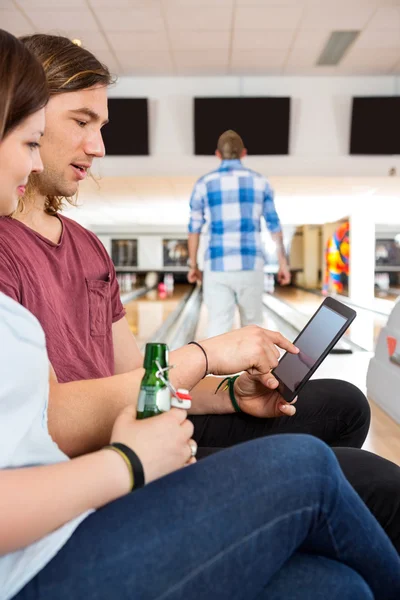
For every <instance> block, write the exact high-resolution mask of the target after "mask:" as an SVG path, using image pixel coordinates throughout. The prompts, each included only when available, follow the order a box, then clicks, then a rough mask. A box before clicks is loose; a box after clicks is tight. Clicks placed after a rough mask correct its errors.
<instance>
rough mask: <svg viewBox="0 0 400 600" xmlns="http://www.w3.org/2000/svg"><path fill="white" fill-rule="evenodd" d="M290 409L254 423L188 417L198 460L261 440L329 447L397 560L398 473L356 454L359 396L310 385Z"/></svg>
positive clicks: (340, 385)
mask: <svg viewBox="0 0 400 600" xmlns="http://www.w3.org/2000/svg"><path fill="white" fill-rule="evenodd" d="M296 408H297V412H296V415H295V416H293V417H280V418H277V419H258V418H256V417H251V416H249V415H246V414H244V413H242V414H237V413H235V414H227V415H200V416H191V417H190V419H191V421H192V422H193V424H194V427H195V430H194V436H193V437H194V439H195V440H196V442H197V444H198V446H199V450H198V458H203V457H204V456H207V455H209V454H213V453H214V452H216V451H218V450H220V449H222V448H227V447H229V446H234V445H235V444H239V443H241V442H246V441H249V440H252V439H254V438H257V437H263V436H267V435H274V434H279V433H308V434H310V435H314V436H315V437H318V438H319V439H321V440H323V441H324V442H326V443H327V444H329V446H331V447H333V449H334V452H335V454H336V457H337V459H338V461H339V463H340V466H341V468H342V470H343V472H344V474H345V476H346V477H347V479H348V481H349V482H350V483H351V485H352V486H353V487H354V489H355V490H356V492H357V493H358V494H359V496H360V497H361V498H362V499H363V500H364V502H365V503H366V505H367V506H368V508H369V509H370V510H371V512H372V513H373V514H374V515H375V517H376V519H377V520H378V521H379V523H380V524H381V525H382V527H383V528H384V530H385V531H386V533H387V534H388V536H389V537H390V539H391V540H392V542H393V544H394V546H395V547H396V549H397V551H398V552H399V554H400V468H399V467H398V466H397V465H395V464H394V463H392V462H390V461H388V460H385V459H384V458H381V457H379V456H377V455H375V454H372V453H371V452H367V451H365V450H360V448H361V446H362V445H363V443H364V441H365V438H366V437H367V433H368V429H369V425H370V420H371V412H370V408H369V404H368V400H367V399H366V397H365V396H364V394H363V393H362V392H361V391H360V390H359V389H358V388H356V387H355V386H354V385H352V384H351V383H348V382H346V381H340V380H338V379H315V380H312V381H309V382H308V384H307V385H306V386H305V387H304V389H303V390H302V391H301V393H300V394H299V398H298V400H297V404H296ZM299 468H300V465H299Z"/></svg>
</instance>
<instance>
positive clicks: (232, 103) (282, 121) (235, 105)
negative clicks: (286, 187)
mask: <svg viewBox="0 0 400 600" xmlns="http://www.w3.org/2000/svg"><path fill="white" fill-rule="evenodd" d="M289 127H290V98H195V99H194V153H195V154H196V155H211V154H214V152H215V149H216V147H217V141H218V138H219V136H220V135H221V133H223V132H224V131H226V130H228V129H233V130H234V131H236V132H237V133H238V134H239V135H240V136H241V137H242V139H243V142H244V145H245V146H246V148H247V151H248V154H249V155H266V154H288V153H289Z"/></svg>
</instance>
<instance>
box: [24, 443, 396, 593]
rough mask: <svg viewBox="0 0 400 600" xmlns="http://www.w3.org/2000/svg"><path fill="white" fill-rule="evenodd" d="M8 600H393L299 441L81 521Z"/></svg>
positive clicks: (320, 466)
mask: <svg viewBox="0 0 400 600" xmlns="http://www.w3.org/2000/svg"><path fill="white" fill-rule="evenodd" d="M15 598H16V600H88V599H89V600H110V599H112V600H285V599H287V598H291V599H292V600H310V598H313V599H314V600H316V599H317V600H322V599H323V600H333V599H335V600H344V599H348V600H350V599H351V600H361V599H364V600H365V599H368V600H372V598H375V600H398V598H400V559H399V557H398V555H397V553H396V551H395V549H394V548H393V546H392V544H391V543H390V541H389V539H388V537H387V536H386V535H385V534H384V532H383V531H382V529H381V527H380V526H379V524H378V523H377V521H376V520H375V519H374V518H373V516H372V515H371V513H370V511H369V510H368V509H367V508H366V506H365V504H364V503H363V502H362V501H361V500H360V498H359V497H358V496H357V494H356V493H355V492H354V490H353V488H352V487H351V486H350V485H349V483H348V482H347V481H346V479H345V477H343V474H342V471H341V469H340V468H339V465H338V463H337V460H336V459H335V456H334V454H333V452H332V451H331V450H330V449H329V448H328V446H326V444H323V443H322V442H320V441H319V440H317V439H316V438H314V437H311V436H301V435H298V436H293V435H281V436H273V437H268V438H262V439H259V440H254V441H252V442H249V443H247V444H241V445H238V446H235V447H234V448H230V449H228V450H224V451H223V452H218V453H216V454H214V455H213V456H210V457H208V458H207V459H205V460H202V461H200V462H199V463H197V464H196V465H193V466H191V467H187V468H183V469H180V470H179V471H176V472H175V473H173V474H172V475H169V476H168V477H164V478H162V479H159V480H158V481H156V482H154V483H151V484H150V485H148V486H146V487H144V488H143V489H142V490H139V491H137V492H135V493H133V494H130V495H128V496H125V497H124V498H122V499H120V500H118V501H116V502H113V503H111V504H109V505H108V506H106V507H104V508H103V509H101V510H99V511H97V512H96V513H94V514H92V515H90V516H89V517H88V518H87V519H86V520H85V521H84V522H83V523H82V524H81V525H80V526H79V527H78V529H77V530H76V532H75V533H74V534H73V536H72V537H71V538H70V540H69V541H68V542H67V543H66V544H65V546H64V547H63V548H62V549H61V550H60V552H59V553H58V554H57V555H56V556H55V557H54V558H53V560H52V561H51V562H50V563H49V564H48V565H47V566H46V567H45V568H44V569H43V570H42V571H41V572H40V573H39V574H38V575H37V576H36V577H35V578H34V579H33V580H32V581H31V582H30V583H28V584H27V585H26V586H25V588H24V589H23V590H22V591H21V592H20V593H19V594H17V596H16V597H15Z"/></svg>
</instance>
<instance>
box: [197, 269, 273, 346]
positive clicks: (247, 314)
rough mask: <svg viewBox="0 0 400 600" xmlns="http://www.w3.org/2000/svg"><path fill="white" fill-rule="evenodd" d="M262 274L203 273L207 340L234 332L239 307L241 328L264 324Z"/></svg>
mask: <svg viewBox="0 0 400 600" xmlns="http://www.w3.org/2000/svg"><path fill="white" fill-rule="evenodd" d="M263 290H264V273H263V272H262V271H208V270H207V271H204V276H203V293H204V303H205V305H206V307H207V309H208V329H207V337H213V336H215V335H220V334H221V333H227V332H228V331H230V330H231V329H232V326H233V320H234V316H235V307H236V305H237V306H238V308H239V313H240V322H241V326H242V327H244V326H245V325H260V326H262V324H263V304H262V296H263Z"/></svg>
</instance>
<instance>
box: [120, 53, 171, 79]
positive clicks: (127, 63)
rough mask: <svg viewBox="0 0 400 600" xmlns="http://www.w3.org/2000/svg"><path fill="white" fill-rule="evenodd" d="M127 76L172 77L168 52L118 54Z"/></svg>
mask: <svg viewBox="0 0 400 600" xmlns="http://www.w3.org/2000/svg"><path fill="white" fill-rule="evenodd" d="M117 56H118V61H119V63H120V64H121V66H122V69H123V72H124V74H125V75H163V74H164V75H171V74H172V73H173V65H172V60H171V57H170V55H169V54H167V53H166V52H157V51H154V52H134V53H132V54H131V55H130V56H128V55H127V54H126V53H125V52H121V53H118V54H117Z"/></svg>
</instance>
